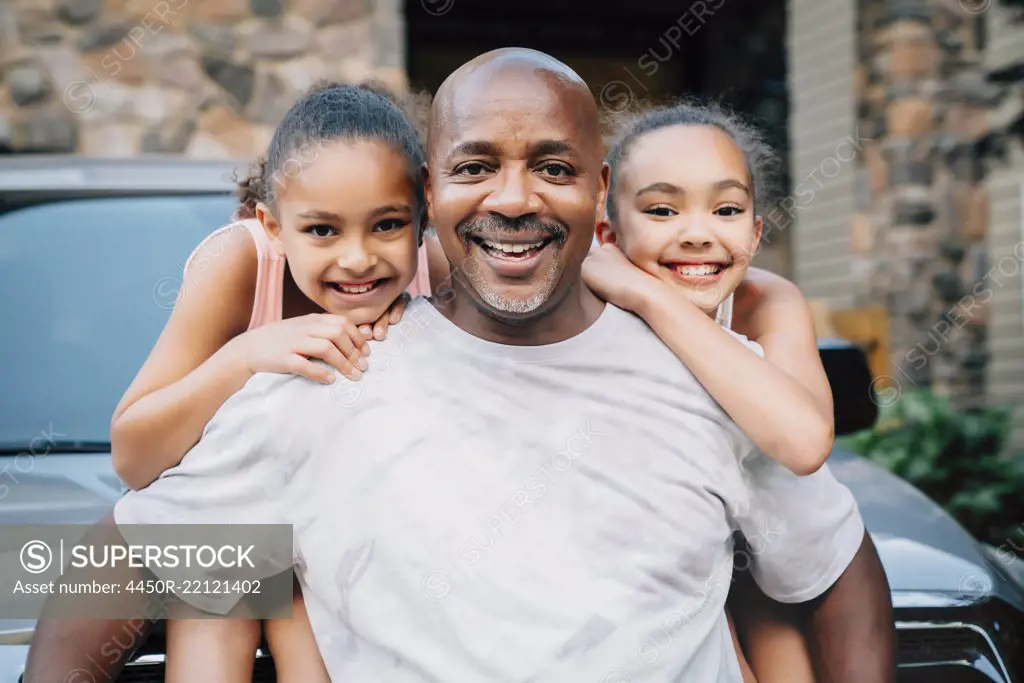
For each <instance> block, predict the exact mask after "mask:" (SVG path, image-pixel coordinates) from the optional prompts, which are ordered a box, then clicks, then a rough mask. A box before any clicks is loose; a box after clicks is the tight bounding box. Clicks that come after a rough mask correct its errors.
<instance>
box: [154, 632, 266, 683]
mask: <svg viewBox="0 0 1024 683" xmlns="http://www.w3.org/2000/svg"><path fill="white" fill-rule="evenodd" d="M259 641H260V622H259V621H258V620H255V619H169V620H168V621H167V673H166V674H165V678H164V683H206V682H208V683H251V681H252V669H253V661H254V660H255V658H256V647H257V646H258V645H259Z"/></svg>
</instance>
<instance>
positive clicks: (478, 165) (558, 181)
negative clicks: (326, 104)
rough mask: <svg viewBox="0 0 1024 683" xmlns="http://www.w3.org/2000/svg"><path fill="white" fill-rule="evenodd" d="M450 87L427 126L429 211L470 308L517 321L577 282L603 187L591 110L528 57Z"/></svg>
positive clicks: (579, 93) (570, 85)
mask: <svg viewBox="0 0 1024 683" xmlns="http://www.w3.org/2000/svg"><path fill="white" fill-rule="evenodd" d="M570 73H571V72H570ZM457 74H458V72H457ZM577 78H578V77H577ZM446 85H449V84H446ZM450 85H451V87H448V88H447V90H445V89H443V91H442V92H439V96H438V99H439V102H438V104H437V106H436V107H435V112H434V113H435V116H434V121H433V126H432V128H431V144H430V148H431V151H430V161H429V176H428V196H429V209H430V218H431V220H432V222H433V224H434V227H435V229H436V231H437V235H438V239H439V240H440V242H441V246H442V247H443V249H444V252H445V254H446V255H447V256H448V260H449V261H450V262H451V264H452V267H453V270H454V272H455V279H456V281H458V280H459V279H461V282H460V283H459V284H460V285H461V286H462V287H461V288H462V289H464V290H465V293H466V294H467V295H468V296H469V297H470V298H471V299H473V302H474V304H475V305H476V307H477V308H479V309H481V310H482V311H483V312H485V313H486V314H487V315H489V316H491V317H493V318H496V319H498V320H502V321H505V322H508V323H514V324H515V323H518V324H522V323H526V322H528V321H530V320H532V319H535V318H538V317H541V316H544V315H546V314H549V313H550V312H552V311H553V310H555V309H556V308H558V306H559V305H560V304H561V303H562V302H563V301H565V299H566V295H567V294H568V293H569V292H570V291H571V290H572V289H573V288H574V286H575V287H577V288H579V286H580V266H581V264H582V263H583V259H584V258H585V257H586V255H587V252H588V251H589V249H590V245H591V242H592V239H593V234H594V225H595V222H596V219H597V207H598V206H599V205H600V204H601V203H602V202H603V201H604V197H605V193H606V191H607V172H606V171H604V170H603V163H602V159H601V140H600V135H599V129H598V126H597V116H596V107H595V106H594V103H593V98H592V96H591V95H590V92H589V91H588V90H587V89H586V87H585V86H581V84H580V82H573V81H571V80H569V79H567V78H566V77H565V76H564V75H563V74H560V73H556V72H552V71H549V70H546V69H544V68H543V65H541V66H538V64H537V63H531V62H530V61H529V60H528V59H527V60H522V61H519V60H515V59H512V60H507V61H504V62H501V61H500V60H495V61H494V62H490V63H486V64H484V65H482V66H480V67H478V68H477V69H475V70H473V71H471V72H469V73H467V74H465V75H464V76H463V77H461V78H457V79H456V83H453V84H450ZM460 276H461V278H460Z"/></svg>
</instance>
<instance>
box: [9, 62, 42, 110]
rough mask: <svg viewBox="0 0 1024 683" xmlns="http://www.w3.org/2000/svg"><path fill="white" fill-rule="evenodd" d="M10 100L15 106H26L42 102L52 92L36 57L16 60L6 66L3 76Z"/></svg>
mask: <svg viewBox="0 0 1024 683" xmlns="http://www.w3.org/2000/svg"><path fill="white" fill-rule="evenodd" d="M4 78H5V80H6V81H7V87H8V89H9V92H10V96H11V101H13V102H14V104H15V105H16V106H19V107H28V106H32V105H35V104H39V103H40V102H43V101H44V100H46V99H47V98H49V97H50V95H51V94H52V92H53V86H52V85H51V83H50V79H49V77H48V75H47V73H46V69H45V67H44V66H43V65H42V64H41V63H40V62H39V60H38V59H28V60H24V61H21V62H16V63H15V64H12V65H11V66H9V67H8V68H7V72H6V74H5V76H4Z"/></svg>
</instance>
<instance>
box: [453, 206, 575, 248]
mask: <svg viewBox="0 0 1024 683" xmlns="http://www.w3.org/2000/svg"><path fill="white" fill-rule="evenodd" d="M518 232H532V233H545V234H547V235H548V236H549V237H550V239H551V240H552V241H553V242H555V243H556V244H559V245H562V244H565V242H566V240H568V239H569V229H568V228H567V227H566V226H565V225H563V224H562V223H559V222H557V221H544V220H541V219H540V217H538V216H537V215H536V214H526V215H524V216H519V217H518V218H508V217H507V216H502V215H501V214H490V215H488V216H474V217H473V218H467V219H466V220H464V221H462V222H461V223H459V224H458V225H457V226H455V234H456V235H457V236H458V237H459V239H461V240H462V241H463V242H464V243H466V244H469V241H470V240H471V239H472V238H473V236H474V234H479V233H483V234H487V233H492V234H493V233H504V234H507V235H511V234H514V233H518Z"/></svg>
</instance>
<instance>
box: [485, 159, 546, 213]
mask: <svg viewBox="0 0 1024 683" xmlns="http://www.w3.org/2000/svg"><path fill="white" fill-rule="evenodd" d="M495 180H496V181H497V183H498V185H497V187H495V188H494V190H493V191H492V192H490V193H489V194H488V195H487V197H486V199H484V201H483V204H482V206H481V207H480V208H482V209H483V210H485V211H490V212H492V213H498V214H501V215H503V216H507V217H509V218H518V217H519V216H524V215H526V214H530V213H539V212H540V210H541V208H542V206H541V202H540V197H538V196H537V194H536V192H534V190H533V186H532V185H533V184H532V182H531V178H530V172H529V170H528V169H525V168H523V169H509V168H506V169H503V170H502V171H501V173H499V174H498V177H497V178H496V179H495Z"/></svg>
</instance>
